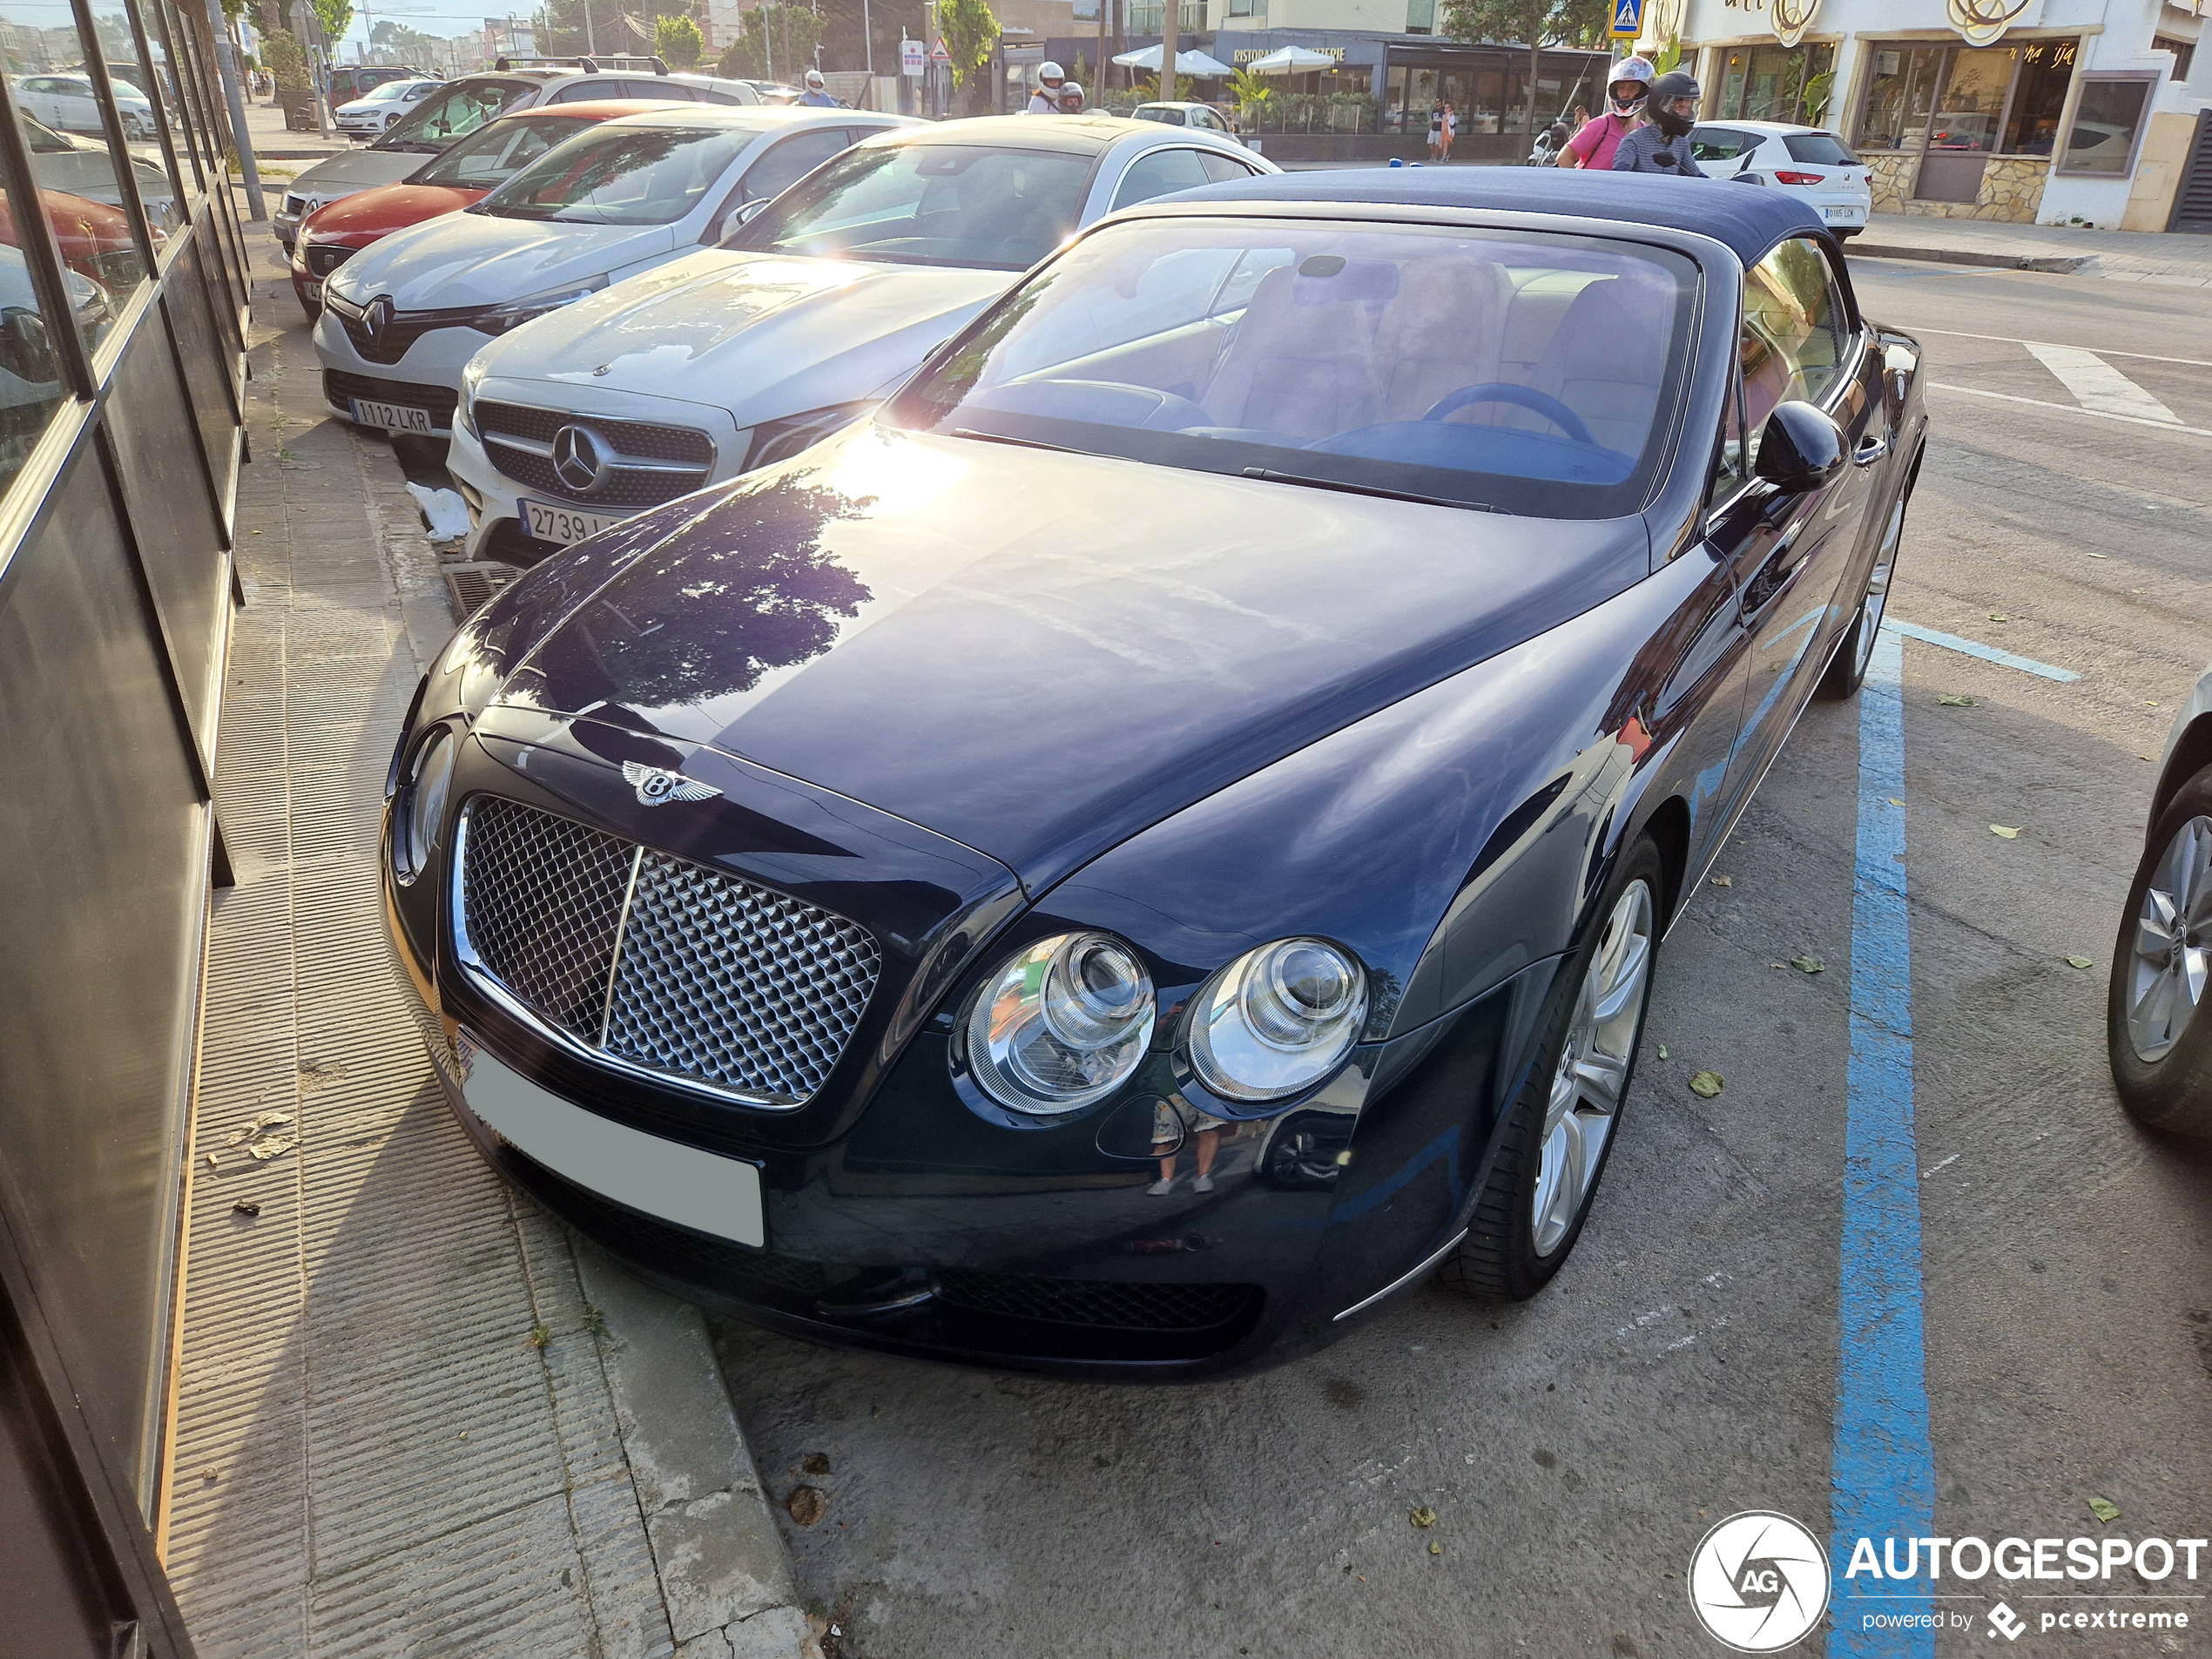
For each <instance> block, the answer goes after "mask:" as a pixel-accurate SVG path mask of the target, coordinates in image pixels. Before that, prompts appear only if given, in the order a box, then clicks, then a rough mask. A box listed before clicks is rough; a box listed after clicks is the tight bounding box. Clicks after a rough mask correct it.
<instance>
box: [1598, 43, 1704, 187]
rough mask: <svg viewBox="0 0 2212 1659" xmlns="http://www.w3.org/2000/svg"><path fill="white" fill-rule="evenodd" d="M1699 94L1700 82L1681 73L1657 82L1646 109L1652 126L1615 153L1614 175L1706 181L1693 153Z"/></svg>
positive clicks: (1635, 134)
mask: <svg viewBox="0 0 2212 1659" xmlns="http://www.w3.org/2000/svg"><path fill="white" fill-rule="evenodd" d="M1697 91H1698V88H1697V80H1696V77H1695V76H1692V75H1687V74H1684V73H1683V71H1681V70H1678V69H1674V70H1669V71H1667V72H1666V73H1665V74H1664V75H1662V76H1661V77H1660V78H1658V79H1657V80H1656V81H1654V82H1653V83H1652V84H1651V96H1650V98H1649V99H1648V100H1647V101H1646V103H1645V105H1644V113H1645V114H1646V115H1647V116H1649V118H1650V122H1649V125H1646V126H1640V127H1638V128H1637V129H1636V130H1635V132H1631V133H1630V134H1629V136H1628V137H1627V138H1623V139H1622V140H1621V143H1620V145H1619V147H1618V148H1617V149H1615V151H1614V152H1613V171H1614V172H1672V173H1679V174H1681V175H1682V176H1683V178H1685V179H1703V178H1704V177H1705V173H1704V172H1703V169H1701V168H1700V167H1699V166H1698V165H1697V163H1696V159H1695V158H1692V156H1691V155H1690V152H1689V130H1690V128H1692V127H1694V126H1696V125H1697Z"/></svg>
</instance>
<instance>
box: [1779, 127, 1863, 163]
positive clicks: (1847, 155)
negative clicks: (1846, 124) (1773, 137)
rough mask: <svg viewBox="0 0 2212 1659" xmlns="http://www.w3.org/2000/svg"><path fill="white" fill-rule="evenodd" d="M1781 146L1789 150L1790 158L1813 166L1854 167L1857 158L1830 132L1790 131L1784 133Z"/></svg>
mask: <svg viewBox="0 0 2212 1659" xmlns="http://www.w3.org/2000/svg"><path fill="white" fill-rule="evenodd" d="M1782 147H1783V148H1784V149H1785V150H1787V151H1788V152H1790V159H1791V160H1792V161H1802V162H1805V163H1807V164H1808V165H1811V166H1815V167H1855V166H1857V165H1858V157H1857V156H1855V155H1853V154H1852V153H1851V152H1850V151H1849V150H1847V149H1845V148H1844V145H1843V144H1842V142H1841V141H1840V140H1838V138H1837V137H1836V135H1835V134H1834V133H1832V132H1791V133H1786V134H1784V137H1783V139H1782Z"/></svg>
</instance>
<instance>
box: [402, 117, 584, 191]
mask: <svg viewBox="0 0 2212 1659" xmlns="http://www.w3.org/2000/svg"><path fill="white" fill-rule="evenodd" d="M587 125H590V123H589V122H587V121H586V120H585V119H584V118H582V117H580V116H574V115H556V114H554V113H552V112H551V111H545V112H543V113H539V112H536V111H533V112H531V113H529V114H527V115H510V116H509V117H508V118H506V119H504V120H502V121H494V122H493V123H492V124H491V125H489V126H487V127H482V128H480V129H478V130H477V131H476V132H472V133H470V134H469V136H468V137H467V138H463V139H462V141H461V142H460V143H459V144H456V145H454V146H453V148H452V149H450V150H448V151H447V152H445V154H443V155H442V156H440V157H439V158H437V159H436V160H435V161H434V162H432V163H431V164H430V165H428V166H427V167H424V168H422V169H421V171H420V172H417V173H415V176H414V177H413V178H412V179H408V183H409V184H412V185H450V186H451V187H453V188H454V189H455V190H493V189H496V188H497V187H498V186H499V185H503V184H505V183H506V182H507V181H508V180H509V179H512V178H513V177H514V176H515V175H516V173H517V172H521V171H522V169H523V168H524V167H526V166H528V165H529V164H530V163H531V162H533V161H535V160H536V159H537V158H539V157H540V156H542V155H543V154H544V153H545V152H547V151H548V150H550V149H551V148H552V147H553V146H554V145H556V144H559V143H560V142H562V140H563V139H565V138H574V137H575V136H576V135H577V133H579V132H583V129H584V128H585V127H586V126H587Z"/></svg>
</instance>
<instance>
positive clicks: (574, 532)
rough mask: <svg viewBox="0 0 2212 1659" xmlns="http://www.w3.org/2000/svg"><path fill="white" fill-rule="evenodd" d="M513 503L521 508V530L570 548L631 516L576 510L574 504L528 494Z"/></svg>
mask: <svg viewBox="0 0 2212 1659" xmlns="http://www.w3.org/2000/svg"><path fill="white" fill-rule="evenodd" d="M516 505H517V506H518V507H520V508H521V509H523V529H526V530H528V531H529V533H530V535H531V536H534V537H535V538H536V539H537V540H538V541H541V542H558V543H560V544H561V545H562V546H563V547H572V546H574V545H575V544H576V543H578V542H581V541H582V540H583V538H584V537H585V536H597V534H598V533H599V532H600V531H601V530H605V529H613V528H614V527H615V526H616V525H617V524H619V523H622V521H623V520H624V519H625V518H627V517H629V516H630V515H629V514H627V513H585V512H579V511H577V509H575V508H573V507H555V506H553V505H551V504H550V503H548V502H542V501H532V500H530V499H529V497H528V496H524V497H523V499H522V500H521V501H519V502H516Z"/></svg>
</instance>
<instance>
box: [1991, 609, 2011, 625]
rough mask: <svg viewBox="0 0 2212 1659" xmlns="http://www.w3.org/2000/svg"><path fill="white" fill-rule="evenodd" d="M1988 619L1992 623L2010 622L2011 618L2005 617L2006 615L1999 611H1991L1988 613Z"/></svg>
mask: <svg viewBox="0 0 2212 1659" xmlns="http://www.w3.org/2000/svg"><path fill="white" fill-rule="evenodd" d="M1989 619H1990V621H1992V622H2010V621H2011V620H2012V618H2011V617H2008V616H2006V614H2005V613H2004V612H2003V611H2001V610H1993V611H1991V612H1990V613H1989Z"/></svg>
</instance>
